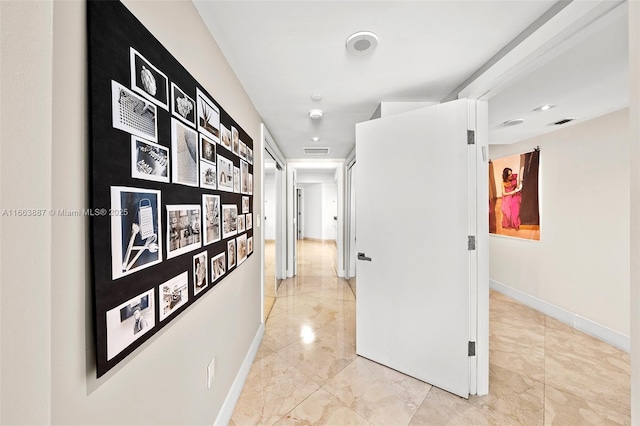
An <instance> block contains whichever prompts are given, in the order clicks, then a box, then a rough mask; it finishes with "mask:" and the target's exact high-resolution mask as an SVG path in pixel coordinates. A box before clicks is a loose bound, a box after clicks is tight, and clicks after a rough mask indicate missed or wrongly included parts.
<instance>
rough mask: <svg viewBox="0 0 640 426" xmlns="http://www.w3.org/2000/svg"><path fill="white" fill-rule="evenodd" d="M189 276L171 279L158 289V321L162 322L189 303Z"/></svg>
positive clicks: (184, 274)
mask: <svg viewBox="0 0 640 426" xmlns="http://www.w3.org/2000/svg"><path fill="white" fill-rule="evenodd" d="M188 287H189V274H188V273H187V272H183V273H182V274H180V275H178V276H175V277H173V278H171V279H170V280H169V281H166V282H164V283H162V284H160V286H159V287H158V294H159V295H160V321H164V320H165V319H167V318H168V317H169V316H171V315H172V314H173V313H175V312H176V311H177V310H178V309H179V308H180V307H182V306H184V305H186V304H187V302H188V301H189V288H188Z"/></svg>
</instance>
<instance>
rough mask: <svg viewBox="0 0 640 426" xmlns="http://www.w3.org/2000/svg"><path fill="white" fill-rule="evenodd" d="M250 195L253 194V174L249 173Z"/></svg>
mask: <svg viewBox="0 0 640 426" xmlns="http://www.w3.org/2000/svg"><path fill="white" fill-rule="evenodd" d="M249 195H253V175H252V174H251V173H249Z"/></svg>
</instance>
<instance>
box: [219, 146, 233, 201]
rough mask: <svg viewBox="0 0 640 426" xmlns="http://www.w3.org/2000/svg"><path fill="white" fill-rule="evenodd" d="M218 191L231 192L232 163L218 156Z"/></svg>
mask: <svg viewBox="0 0 640 426" xmlns="http://www.w3.org/2000/svg"><path fill="white" fill-rule="evenodd" d="M217 172H218V189H219V190H221V191H227V192H233V162H232V161H231V160H229V159H227V158H225V157H223V156H222V155H218V170H217Z"/></svg>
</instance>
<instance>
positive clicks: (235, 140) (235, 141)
mask: <svg viewBox="0 0 640 426" xmlns="http://www.w3.org/2000/svg"><path fill="white" fill-rule="evenodd" d="M231 151H232V152H233V153H234V154H235V155H238V156H239V155H240V134H239V133H238V129H236V128H235V127H233V126H231Z"/></svg>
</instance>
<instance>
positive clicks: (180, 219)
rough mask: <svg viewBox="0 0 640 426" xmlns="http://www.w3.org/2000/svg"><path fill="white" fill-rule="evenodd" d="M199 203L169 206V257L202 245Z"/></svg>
mask: <svg viewBox="0 0 640 426" xmlns="http://www.w3.org/2000/svg"><path fill="white" fill-rule="evenodd" d="M200 229H201V227H200V206H199V205H173V206H167V259H171V258H172V257H176V256H179V255H181V254H184V253H188V252H190V251H192V250H195V249H197V248H199V247H200V246H201V245H202V238H201V237H202V233H201V231H200Z"/></svg>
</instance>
